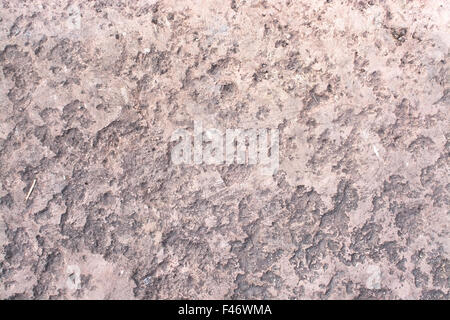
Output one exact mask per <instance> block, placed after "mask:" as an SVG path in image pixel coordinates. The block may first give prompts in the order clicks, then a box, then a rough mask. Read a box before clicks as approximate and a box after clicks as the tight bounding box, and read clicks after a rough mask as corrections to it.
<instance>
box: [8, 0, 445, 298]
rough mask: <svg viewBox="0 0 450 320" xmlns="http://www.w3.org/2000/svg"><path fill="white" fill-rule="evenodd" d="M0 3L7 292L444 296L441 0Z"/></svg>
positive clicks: (55, 295) (38, 294)
mask: <svg viewBox="0 0 450 320" xmlns="http://www.w3.org/2000/svg"><path fill="white" fill-rule="evenodd" d="M0 6H1V13H2V14H1V18H0V26H1V28H0V68H1V72H0V83H1V85H0V96H1V99H0V297H1V298H12V299H14V298H35V299H37V298H43V299H47V298H57V299H80V298H98V299H119V298H122V299H168V298H171V299H175V298H193V299H194V298H195V299H199V298H217V299H221V298H243V299H251V298H267V299H275V298H276V299H288V298H289V299H290V298H297V299H308V298H309V299H337V298H341V299H356V298H357V299H405V298H409V299H419V298H422V299H448V298H449V286H450V282H449V270H450V266H449V235H448V230H449V224H448V223H449V220H448V211H449V200H448V199H449V191H450V184H449V179H448V165H449V152H450V142H449V139H450V131H449V116H448V114H449V113H448V109H449V90H450V88H449V85H448V69H449V66H448V58H449V45H450V39H449V37H448V34H449V31H450V30H449V29H448V26H449V21H448V14H446V12H448V10H449V9H450V8H449V4H448V1H444V0H441V1H429V2H426V3H422V2H418V1H417V2H407V3H405V2H401V3H400V2H398V1H370V2H368V3H366V2H363V1H360V2H355V1H315V2H311V1H240V0H233V1H220V2H217V1H175V0H164V1H112V2H108V1H96V2H89V3H86V2H84V1H72V2H71V5H70V6H69V7H67V6H66V5H62V4H61V3H60V1H33V3H21V2H18V3H15V4H14V5H12V4H8V2H3V3H2V4H1V5H0ZM194 121H199V122H202V124H203V126H204V127H205V128H218V129H219V130H221V131H222V132H226V130H227V129H233V128H240V129H244V130H245V129H251V128H274V129H277V130H279V167H278V168H277V169H278V170H277V171H276V174H273V175H270V176H267V175H264V174H262V173H261V171H260V170H259V169H258V167H257V166H251V165H241V164H231V165H228V164H223V165H207V164H203V163H200V164H195V165H190V166H184V165H174V164H173V163H172V162H171V158H170V154H171V150H172V148H173V147H174V143H173V142H171V139H170V137H171V135H172V133H173V132H174V131H175V130H177V129H183V130H186V131H187V132H190V133H191V134H192V132H193V129H194V128H193V124H194ZM35 179H36V181H37V182H36V185H35V187H34V188H33V190H32V192H31V194H30V196H29V199H28V200H27V201H25V198H26V196H27V193H28V192H29V190H30V188H31V186H32V184H33V181H34V180H35Z"/></svg>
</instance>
